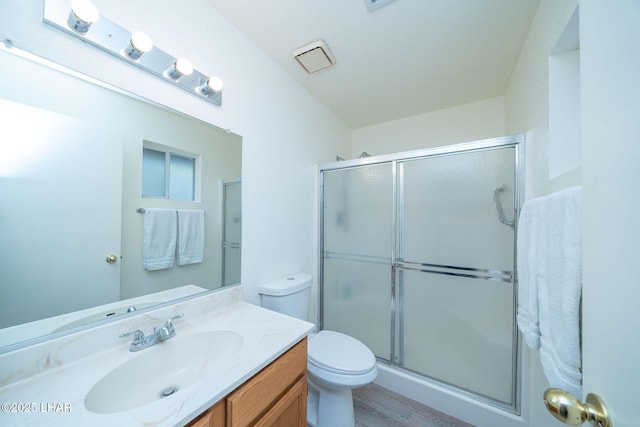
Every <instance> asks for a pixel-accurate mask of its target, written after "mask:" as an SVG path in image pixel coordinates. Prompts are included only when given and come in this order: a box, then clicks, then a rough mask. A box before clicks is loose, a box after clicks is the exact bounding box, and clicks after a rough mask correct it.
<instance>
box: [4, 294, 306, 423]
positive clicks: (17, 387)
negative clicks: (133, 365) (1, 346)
mask: <svg viewBox="0 0 640 427" xmlns="http://www.w3.org/2000/svg"><path fill="white" fill-rule="evenodd" d="M178 313H184V317H183V318H181V319H178V320H176V321H174V325H175V329H176V337H174V338H171V339H172V340H177V339H178V338H179V337H180V335H182V336H190V335H192V334H195V333H199V332H203V331H209V330H228V331H234V332H236V333H238V334H240V336H241V337H242V347H241V348H240V350H239V351H238V353H237V354H235V355H234V357H233V358H232V359H231V360H230V361H227V362H225V364H226V366H225V369H224V370H221V371H219V372H217V373H216V374H215V375H213V374H211V375H209V377H203V378H202V379H201V380H200V381H198V382H197V383H196V384H193V385H192V386H189V387H186V388H184V389H181V390H179V391H178V392H177V393H175V394H173V395H171V396H169V397H166V398H163V399H158V400H156V401H154V402H152V403H150V404H147V405H145V406H141V407H138V408H135V409H132V410H128V411H124V412H118V413H113V414H95V413H93V412H90V411H89V410H87V409H86V407H85V404H84V399H85V396H86V395H87V393H88V391H89V390H90V389H91V388H92V387H93V385H94V384H95V383H96V382H97V381H98V380H99V379H100V378H102V377H103V376H104V375H105V374H106V373H108V372H109V371H111V370H112V369H114V368H116V367H118V366H119V365H121V364H122V363H125V362H126V361H128V360H131V359H132V358H134V357H136V356H138V355H141V354H142V353H144V352H145V351H147V352H148V351H153V347H150V348H149V349H145V350H142V351H140V352H130V351H129V345H130V343H131V339H130V338H126V339H121V338H119V337H118V335H119V334H121V333H123V332H128V331H130V330H134V329H141V330H142V331H143V332H145V333H149V332H150V331H151V330H152V329H153V326H161V325H162V324H163V323H164V321H165V320H166V319H168V318H170V317H172V316H175V315H176V314H178ZM313 327H314V325H313V324H311V323H308V322H303V321H300V320H297V319H293V318H291V317H287V316H283V315H281V314H278V313H275V312H272V311H269V310H266V309H263V308H261V307H258V306H255V305H252V304H249V303H246V302H244V301H243V300H242V287H234V288H230V289H224V290H221V291H218V292H216V293H213V294H209V295H206V296H201V297H196V298H194V299H192V300H188V301H184V302H182V303H179V304H176V305H175V306H171V307H165V308H162V309H158V310H155V311H151V312H148V313H145V314H142V315H140V316H134V317H130V318H127V319H123V320H120V321H116V322H114V323H110V324H107V325H102V326H99V327H96V328H93V329H88V330H86V331H82V332H78V333H75V334H72V335H68V336H64V337H60V338H57V339H54V340H50V341H47V342H43V343H39V344H36V345H33V346H30V347H26V348H23V349H19V350H16V351H12V352H10V353H5V354H1V355H0V404H1V405H2V408H1V411H0V425H11V426H64V427H68V426H88V425H90V426H115V425H117V426H177V425H183V424H184V423H186V422H188V421H190V420H191V419H193V418H195V417H196V416H197V415H198V414H200V413H201V412H203V411H204V410H206V409H207V408H209V407H210V406H211V405H213V404H214V403H215V402H217V401H218V400H220V399H221V398H223V397H224V396H226V395H227V394H228V393H229V392H231V391H232V390H234V389H235V388H236V387H238V386H239V385H241V384H242V383H243V382H245V381H246V380H247V379H249V378H250V377H251V376H253V375H254V374H255V373H257V372H258V371H260V370H261V369H262V368H264V367H265V366H267V365H268V364H269V363H270V362H272V361H273V360H275V359H276V358H277V357H279V356H280V355H281V354H283V353H284V352H285V351H286V350H288V349H289V348H290V347H291V346H293V345H294V344H295V343H297V342H298V341H300V340H301V339H302V338H304V337H305V336H306V335H307V334H308V333H309V332H310V331H311V330H312V329H313ZM157 345H162V343H160V344H157ZM166 369H171V366H167V367H166ZM138 381H145V378H144V377H143V378H131V384H132V387H135V384H136V382H138Z"/></svg>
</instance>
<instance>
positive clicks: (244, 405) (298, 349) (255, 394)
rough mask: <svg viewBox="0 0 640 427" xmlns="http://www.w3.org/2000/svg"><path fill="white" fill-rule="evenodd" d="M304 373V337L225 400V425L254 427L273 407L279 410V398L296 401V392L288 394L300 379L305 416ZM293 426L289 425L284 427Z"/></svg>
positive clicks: (305, 355)
mask: <svg viewBox="0 0 640 427" xmlns="http://www.w3.org/2000/svg"><path fill="white" fill-rule="evenodd" d="M306 374H307V340H306V338H305V339H303V340H302V341H300V342H299V343H298V344H296V345H295V346H293V347H292V348H291V349H290V350H289V351H287V352H286V353H285V354H283V355H282V356H280V357H279V358H278V359H277V360H275V361H274V362H272V363H271V364H270V365H269V366H267V367H266V368H264V369H263V370H262V371H260V372H258V373H257V374H256V375H254V376H253V377H252V378H251V379H250V380H249V381H247V382H246V383H245V384H244V385H242V386H241V387H239V388H238V389H237V390H236V391H234V392H232V393H231V394H230V395H229V396H228V397H227V426H228V427H245V426H248V425H253V424H254V423H256V422H257V421H259V420H261V419H262V418H263V417H265V416H266V415H267V414H268V413H270V412H271V411H272V410H273V409H274V408H276V407H279V404H280V403H281V402H280V401H281V400H282V399H284V398H286V397H289V398H290V399H295V398H294V397H292V396H294V395H295V393H292V394H291V395H290V393H291V391H292V389H293V388H295V386H296V385H298V383H299V382H300V380H301V379H304V381H305V383H304V388H305V393H304V395H300V396H301V397H302V399H303V400H304V412H305V414H306V378H307V377H306ZM297 391H298V392H299V391H300V390H297ZM285 409H286V408H285ZM305 423H306V415H305ZM293 425H294V424H290V425H289V426H287V427H290V426H293ZM302 425H304V424H302Z"/></svg>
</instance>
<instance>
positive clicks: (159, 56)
mask: <svg viewBox="0 0 640 427" xmlns="http://www.w3.org/2000/svg"><path fill="white" fill-rule="evenodd" d="M70 10H71V2H70V1H69V0H45V2H44V16H43V21H44V22H45V23H46V24H49V25H51V26H53V27H55V28H57V29H59V30H62V31H64V32H65V33H67V34H70V35H72V36H74V37H76V38H78V39H80V40H82V41H84V42H87V43H88V44H90V45H93V46H95V47H98V48H100V49H102V50H104V51H105V52H108V53H110V54H112V55H114V56H116V57H118V58H120V59H121V60H123V61H125V62H129V63H130V64H132V65H135V66H136V67H138V68H141V69H143V70H145V71H147V72H149V73H151V74H153V75H155V76H156V77H159V78H161V79H162V80H164V81H167V82H169V83H170V84H172V85H174V86H177V87H179V88H181V89H184V90H186V91H187V92H189V93H191V94H193V95H194V96H197V97H198V98H200V99H203V100H205V101H208V102H210V103H212V104H215V105H218V106H220V105H222V84H221V81H220V79H219V78H218V77H215V76H207V75H205V74H203V73H201V72H199V71H198V70H195V69H193V70H191V72H190V73H187V72H185V71H184V68H181V67H180V65H182V64H183V63H184V60H183V59H182V58H180V61H179V58H174V57H173V56H171V55H169V54H168V53H166V52H164V51H163V50H161V49H159V48H158V47H157V46H153V45H151V40H148V42H149V45H146V44H145V43H146V42H147V40H146V39H145V38H144V37H142V38H140V36H139V35H138V34H136V33H137V32H131V31H129V30H127V29H125V28H122V27H120V26H119V25H118V24H116V23H114V22H112V21H110V20H109V19H107V18H105V17H104V16H100V17H99V19H97V20H95V22H92V23H90V26H87V27H86V28H85V26H82V24H80V29H81V30H83V31H84V30H86V32H82V31H78V28H76V29H75V30H74V28H73V26H70V24H69V21H74V20H73V19H70V18H69V16H70V15H69V13H70ZM79 21H80V22H81V23H82V22H83V21H82V19H80V20H79ZM74 22H75V21H74ZM77 25H78V24H76V26H77ZM134 34H136V35H135V37H134ZM147 37H148V36H147ZM141 44H142V46H141ZM132 45H133V46H132ZM178 61H179V62H180V65H178V68H180V69H181V71H178V72H177V73H176V72H173V71H172V70H175V68H176V64H177V63H178ZM187 62H188V61H187ZM189 65H190V63H189ZM189 65H187V66H186V68H187V69H188V68H189ZM191 68H192V66H191ZM187 71H189V70H187ZM178 74H180V75H178ZM208 81H216V82H218V81H219V82H220V85H219V89H220V90H205V91H203V90H202V88H203V87H208V86H207V82H208Z"/></svg>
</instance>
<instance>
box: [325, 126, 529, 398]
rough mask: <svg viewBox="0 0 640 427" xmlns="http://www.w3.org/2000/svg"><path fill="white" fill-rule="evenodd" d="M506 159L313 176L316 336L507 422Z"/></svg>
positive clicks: (405, 162) (471, 151)
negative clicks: (487, 406)
mask: <svg viewBox="0 0 640 427" xmlns="http://www.w3.org/2000/svg"><path fill="white" fill-rule="evenodd" d="M516 147H517V143H516V140H515V139H514V138H505V139H501V140H499V141H496V142H485V143H477V144H465V145H464V146H457V147H452V148H449V149H447V148H443V149H437V150H424V151H420V152H416V154H415V155H414V156H405V157H401V156H398V158H394V159H392V160H386V159H384V161H381V162H379V163H373V164H366V165H363V164H358V163H356V162H351V163H353V165H351V166H349V163H348V162H344V163H345V166H342V165H340V164H338V165H335V164H334V167H333V168H332V169H329V168H327V169H323V170H322V171H321V185H322V211H321V224H322V229H321V234H322V235H321V250H322V253H321V255H322V258H321V290H322V298H321V326H322V328H324V329H333V330H338V331H341V332H344V333H347V334H349V335H352V336H354V337H356V338H358V339H360V340H361V341H363V342H364V343H365V344H366V345H368V346H369V347H370V348H371V349H372V351H373V352H374V353H375V355H376V356H377V357H378V358H379V359H382V360H386V361H389V362H390V363H391V364H392V365H394V366H398V367H401V368H403V369H406V370H409V371H412V372H415V373H418V374H420V375H422V376H424V377H428V378H431V379H433V380H437V381H439V382H440V383H442V384H448V385H452V386H454V387H456V388H458V389H460V390H465V391H468V392H471V393H473V394H475V395H476V396H484V397H479V398H481V399H483V400H487V401H491V402H493V403H495V404H497V405H500V406H504V407H505V408H507V409H511V410H514V409H515V408H516V407H517V404H516V398H515V384H516V369H515V368H516V361H517V351H516V350H517V335H516V328H515V291H514V278H513V271H514V262H515V256H514V247H515V231H514V228H513V222H512V221H513V219H514V217H515V216H514V215H515V212H516V211H517V209H516V207H517V197H516V193H517V192H515V191H514V189H515V188H517V183H516V157H517V148H516ZM389 157H393V156H389ZM371 160H375V159H369V160H368V161H371Z"/></svg>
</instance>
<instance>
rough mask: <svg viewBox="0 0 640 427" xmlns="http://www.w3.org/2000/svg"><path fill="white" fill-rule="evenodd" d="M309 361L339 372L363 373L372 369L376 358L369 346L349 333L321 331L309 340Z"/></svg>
mask: <svg viewBox="0 0 640 427" xmlns="http://www.w3.org/2000/svg"><path fill="white" fill-rule="evenodd" d="M307 351H308V362H309V363H311V364H313V365H315V366H317V367H319V368H320V369H325V370H327V371H330V372H335V373H339V374H345V375H348V374H351V375H356V374H363V373H366V372H369V371H371V370H372V369H373V368H374V367H375V364H376V358H375V356H374V355H373V353H372V352H371V350H369V348H368V347H367V346H366V345H364V344H363V343H361V342H360V341H358V340H357V339H355V338H353V337H350V336H348V335H345V334H342V333H340V332H335V331H320V332H318V333H317V334H316V335H315V336H313V337H312V338H311V339H310V340H309V345H308V350H307Z"/></svg>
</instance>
